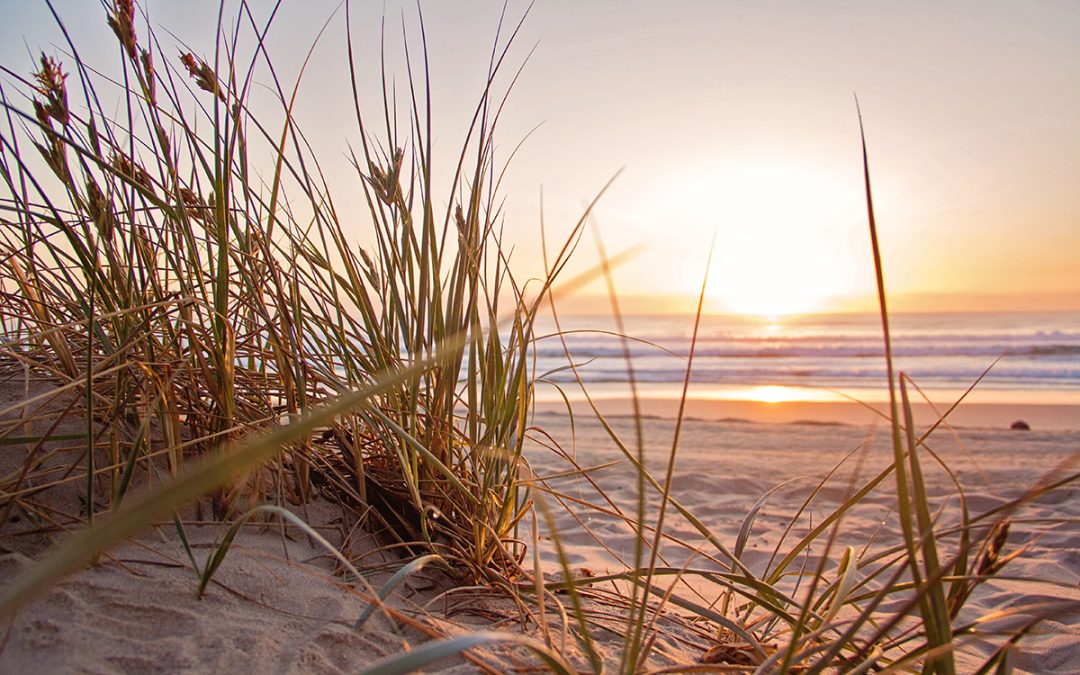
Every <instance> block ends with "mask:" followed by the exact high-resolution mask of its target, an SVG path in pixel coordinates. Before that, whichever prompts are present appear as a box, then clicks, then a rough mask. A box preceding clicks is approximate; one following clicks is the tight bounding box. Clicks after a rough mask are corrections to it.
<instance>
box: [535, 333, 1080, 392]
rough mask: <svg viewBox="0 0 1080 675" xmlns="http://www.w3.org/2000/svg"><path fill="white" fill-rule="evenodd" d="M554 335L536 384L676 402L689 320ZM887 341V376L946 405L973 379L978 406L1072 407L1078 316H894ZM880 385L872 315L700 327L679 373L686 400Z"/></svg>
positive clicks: (1078, 387) (883, 386)
mask: <svg viewBox="0 0 1080 675" xmlns="http://www.w3.org/2000/svg"><path fill="white" fill-rule="evenodd" d="M560 324H561V325H560V327H561V329H562V331H563V333H562V336H561V339H560V337H558V336H554V337H545V338H544V339H542V340H539V341H538V342H537V344H536V357H537V361H536V374H537V376H538V377H539V378H540V379H541V380H543V381H546V382H550V383H553V384H555V385H559V386H560V387H561V389H562V390H563V391H564V392H569V393H570V394H571V396H573V394H574V391H575V390H577V389H578V387H577V386H576V385H574V386H567V385H572V384H574V383H575V382H576V379H577V378H578V377H580V379H581V380H582V381H583V382H584V383H585V384H586V386H587V387H588V388H589V391H590V394H591V395H598V396H604V395H625V393H626V391H627V387H628V383H629V381H630V378H631V369H632V376H633V379H634V380H635V382H636V383H637V384H638V385H639V393H641V394H643V395H646V396H659V397H672V396H678V395H679V394H680V393H681V390H682V384H683V381H684V379H685V377H686V374H687V366H688V362H689V357H690V353H691V337H692V333H693V324H694V319H693V317H692V316H659V315H658V316H627V317H625V318H624V330H625V335H626V336H627V338H630V339H628V340H623V339H622V338H621V337H619V336H618V335H613V334H612V333H611V332H608V331H615V330H616V328H615V326H614V325H613V322H612V319H611V318H610V317H601V316H572V317H562V318H561V321H560ZM541 329H542V330H541V332H545V333H551V332H554V331H555V326H554V323H553V322H551V321H545V322H544V324H543V326H541ZM891 334H892V353H893V357H894V362H895V370H896V371H897V373H899V372H903V373H904V374H905V375H907V376H908V377H909V378H911V380H912V381H914V383H915V384H917V385H918V386H919V387H920V388H922V389H923V390H924V391H927V392H932V393H939V394H945V393H948V394H949V395H950V396H955V395H957V393H962V392H963V391H964V390H965V389H967V388H968V387H970V386H971V385H972V384H974V383H975V382H976V381H977V380H980V378H982V379H981V381H979V383H978V386H977V391H978V392H979V393H980V395H981V396H982V400H992V401H998V402H1009V403H1061V404H1075V403H1080V313H952V314H943V313H940V314H939V313H935V314H929V313H927V314H896V315H894V316H893V317H891ZM627 355H629V357H630V358H629V360H628V359H627ZM568 356H569V359H568ZM569 363H573V364H574V366H575V369H576V373H577V374H576V375H575V372H574V370H575V369H570V368H568V364H569ZM887 382H888V380H887V377H886V362H885V349H884V341H883V339H882V327H881V319H880V317H879V316H877V315H872V314H831V315H815V316H800V317H788V318H761V317H751V316H703V317H702V318H701V325H700V328H699V330H698V336H697V341H696V345H695V346H694V349H693V363H692V368H691V369H690V383H691V385H690V387H691V388H690V393H691V396H694V397H697V398H717V399H724V398H730V399H751V400H766V401H769V400H836V399H838V398H843V397H844V396H854V397H856V398H859V399H860V400H882V397H883V396H885V395H887ZM537 391H538V396H539V397H541V399H544V398H551V399H554V398H556V397H558V396H561V394H558V393H556V392H553V388H549V389H548V390H547V391H546V393H545V388H544V387H539V388H538V390H537Z"/></svg>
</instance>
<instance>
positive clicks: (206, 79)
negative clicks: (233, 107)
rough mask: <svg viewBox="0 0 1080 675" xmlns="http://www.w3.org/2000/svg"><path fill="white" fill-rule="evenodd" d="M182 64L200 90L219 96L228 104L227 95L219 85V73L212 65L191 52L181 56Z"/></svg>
mask: <svg viewBox="0 0 1080 675" xmlns="http://www.w3.org/2000/svg"><path fill="white" fill-rule="evenodd" d="M180 63H182V64H184V68H186V69H187V71H188V75H189V76H190V77H191V79H193V80H195V84H196V86H198V87H199V89H202V90H203V91H205V92H209V93H211V94H213V95H214V96H217V97H218V98H219V99H221V100H222V102H226V99H225V94H224V93H223V92H222V91H221V86H220V85H219V84H218V76H217V73H215V72H214V69H213V68H211V67H210V64H208V63H207V62H206V61H203V60H202V59H200V58H198V57H196V56H195V55H194V54H192V53H191V52H188V53H186V54H181V55H180Z"/></svg>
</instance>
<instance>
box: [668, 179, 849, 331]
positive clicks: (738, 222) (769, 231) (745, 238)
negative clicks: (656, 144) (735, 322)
mask: <svg viewBox="0 0 1080 675" xmlns="http://www.w3.org/2000/svg"><path fill="white" fill-rule="evenodd" d="M849 183H850V181H846V180H841V179H840V178H838V177H836V176H834V175H832V174H831V173H830V172H829V171H828V170H827V169H826V168H824V167H814V166H806V165H793V164H785V163H782V162H776V163H771V162H763V163H757V164H751V165H746V164H737V165H733V166H731V167H727V168H722V167H712V168H703V169H702V170H701V171H698V172H695V173H694V174H693V177H692V178H684V180H683V181H682V182H681V184H680V186H679V189H678V190H677V191H671V193H670V194H665V196H664V199H665V200H666V201H665V203H666V204H668V208H669V211H670V209H671V206H670V205H671V204H677V205H680V212H679V217H678V218H677V220H678V222H680V223H681V224H684V225H686V224H689V225H690V226H689V227H685V226H684V227H680V228H672V231H670V232H667V233H665V234H666V235H667V236H670V237H672V238H676V237H682V241H681V243H680V245H679V248H680V249H681V252H680V253H679V255H681V256H683V257H684V258H685V259H688V260H691V259H695V258H700V257H701V254H702V250H703V248H704V246H703V242H707V241H708V240H709V239H710V238H711V236H712V233H713V231H715V233H716V245H715V250H714V253H713V259H712V264H711V266H710V268H709V281H708V287H707V305H708V307H707V308H708V309H709V310H710V311H714V312H729V313H736V314H749V315H756V316H765V317H780V316H786V315H791V314H805V313H812V312H822V311H829V310H831V309H835V308H836V305H835V301H836V300H837V299H838V298H843V297H847V296H850V295H852V294H857V293H860V292H863V291H864V290H865V288H864V286H865V285H866V283H867V280H868V279H869V277H868V276H867V266H866V264H865V263H866V255H865V249H866V246H867V242H866V241H865V239H866V232H865V230H866V226H865V222H864V216H863V215H862V214H863V212H862V210H861V209H862V208H863V207H862V202H861V201H860V200H861V194H860V193H859V191H858V189H857V188H858V186H857V185H855V186H854V187H853V186H852V185H850V184H849ZM699 273H700V268H694V271H693V272H690V273H688V274H687V275H686V277H685V278H684V279H683V283H684V286H685V288H686V289H687V292H695V293H696V291H697V290H698V289H699V288H700V284H701V278H700V276H696V275H697V274H699Z"/></svg>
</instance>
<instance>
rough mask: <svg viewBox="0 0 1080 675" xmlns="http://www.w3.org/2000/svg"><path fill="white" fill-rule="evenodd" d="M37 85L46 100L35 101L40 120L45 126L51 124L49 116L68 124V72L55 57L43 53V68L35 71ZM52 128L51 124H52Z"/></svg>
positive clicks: (62, 123)
mask: <svg viewBox="0 0 1080 675" xmlns="http://www.w3.org/2000/svg"><path fill="white" fill-rule="evenodd" d="M34 79H35V80H37V86H36V87H34V89H35V90H37V92H38V93H39V94H41V95H42V96H43V97H44V98H45V100H44V102H41V101H37V100H35V101H34V112H35V114H36V115H37V118H38V121H39V122H41V123H42V125H43V126H50V125H49V124H48V121H47V120H48V118H52V119H54V120H56V121H57V122H59V123H60V124H61V126H67V123H68V120H69V119H70V114H69V111H68V101H67V84H66V82H65V80H67V74H66V73H65V72H64V71H63V70H62V69H61V68H60V64H59V62H57V61H56V60H55V59H53V58H51V57H48V56H46V55H45V54H42V55H41V68H40V69H39V70H38V71H37V72H36V73H34ZM50 128H51V126H50Z"/></svg>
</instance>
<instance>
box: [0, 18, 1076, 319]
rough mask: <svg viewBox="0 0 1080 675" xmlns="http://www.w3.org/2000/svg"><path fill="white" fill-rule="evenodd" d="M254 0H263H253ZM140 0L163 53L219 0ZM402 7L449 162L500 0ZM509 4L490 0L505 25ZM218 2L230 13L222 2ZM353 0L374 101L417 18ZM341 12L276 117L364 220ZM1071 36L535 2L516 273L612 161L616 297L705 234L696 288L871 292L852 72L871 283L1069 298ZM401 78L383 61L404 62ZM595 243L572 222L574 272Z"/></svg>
mask: <svg viewBox="0 0 1080 675" xmlns="http://www.w3.org/2000/svg"><path fill="white" fill-rule="evenodd" d="M252 4H253V6H254V7H255V8H256V13H259V14H260V15H266V13H267V8H268V7H269V6H270V3H267V2H254V3H252ZM56 5H57V7H58V10H59V11H60V13H61V15H62V16H63V17H64V20H65V22H66V24H67V26H68V28H69V29H71V31H72V33H73V34H74V36H75V40H76V43H77V45H78V46H79V48H80V50H81V51H82V52H83V56H84V58H86V59H87V60H89V61H90V62H92V63H101V64H115V63H116V61H117V54H116V46H115V42H114V39H113V37H112V35H111V33H110V31H109V29H108V28H107V26H106V25H105V19H104V12H103V10H102V9H101V8H100V7H99V6H98V4H97V3H94V2H76V1H74V0H68V1H66V2H64V1H58V2H57V3H56ZM144 6H145V7H146V8H148V10H149V15H150V20H151V22H152V24H153V25H154V26H155V29H156V30H157V32H158V37H159V39H161V40H162V42H163V44H164V45H165V46H167V48H168V49H167V52H166V53H178V51H176V50H174V49H173V48H172V45H173V44H174V43H175V40H176V39H180V40H182V41H184V42H185V43H187V44H189V45H190V46H191V47H192V48H193V49H194V50H195V51H196V52H198V53H201V54H204V55H207V56H209V55H210V54H212V44H213V31H214V24H215V21H216V17H217V3H216V2H208V1H205V0H202V1H196V2H172V1H168V0H155V1H153V2H148V3H145V4H144ZM231 6H232V5H230V7H231ZM421 6H422V8H423V12H424V18H425V23H426V28H427V38H428V44H429V51H430V55H431V74H432V79H433V91H432V96H433V107H434V114H435V117H436V122H437V124H436V127H435V136H436V146H435V147H436V152H437V155H436V161H437V162H442V163H443V164H444V167H448V166H449V165H451V164H452V162H453V161H454V159H455V153H456V150H457V148H458V146H459V144H460V142H461V140H462V138H463V133H464V130H465V126H466V124H467V122H468V119H469V117H470V116H471V114H472V110H473V107H474V106H475V103H476V101H477V98H478V96H479V94H480V92H481V89H482V87H483V82H484V76H485V73H486V60H487V57H488V55H489V52H490V49H491V43H492V40H493V39H494V35H495V29H496V25H497V22H498V17H499V12H500V9H501V6H502V5H501V2H494V1H488V0H468V1H460V2H432V1H426V2H421ZM335 8H337V3H336V2H321V1H320V2H315V1H306V2H299V1H295V2H294V1H292V0H285V2H284V3H283V9H282V11H281V14H280V16H279V17H278V19H277V21H276V23H275V25H274V27H273V28H272V29H271V40H270V45H269V47H270V50H271V54H272V55H273V56H274V59H275V65H276V66H277V67H278V68H279V70H280V74H281V75H282V76H283V78H284V79H285V80H286V81H287V82H291V81H292V80H294V79H295V77H296V74H297V72H298V69H299V65H300V63H301V62H302V60H303V58H304V56H305V54H306V52H307V50H308V48H309V47H310V46H311V44H312V42H313V41H314V39H315V36H316V34H317V33H318V31H319V29H320V27H321V26H322V24H323V22H325V21H326V20H327V19H328V18H330V17H331V16H332V15H333V14H334V11H335ZM526 8H527V4H526V3H524V2H517V1H513V2H510V3H509V7H508V17H509V19H510V20H511V23H513V22H514V21H516V19H517V18H519V17H520V16H521V14H522V13H523V12H524V11H525V10H526ZM0 12H2V21H0V57H2V62H3V63H4V64H5V65H6V66H8V67H9V68H12V69H14V70H16V71H19V72H29V71H30V70H31V68H32V54H34V53H36V52H37V50H38V49H39V48H42V49H45V50H46V51H47V52H49V53H55V54H57V55H59V56H61V58H63V52H64V51H65V50H66V48H65V47H63V45H62V41H61V40H60V38H59V33H58V31H57V30H56V28H55V25H54V24H53V22H52V19H51V16H50V15H49V12H48V9H47V7H46V6H45V5H44V3H37V2H32V1H29V0H27V1H23V0H0ZM227 13H228V15H229V17H230V18H228V19H227V22H228V23H231V22H232V21H233V19H232V18H231V17H232V16H234V15H235V10H234V9H230V10H227ZM353 13H354V16H353V24H354V25H353V37H354V40H356V43H357V54H358V56H359V57H360V58H361V60H362V64H361V72H362V75H363V77H364V79H365V82H366V83H367V85H368V89H367V91H366V92H365V94H364V100H363V102H364V104H365V105H373V104H374V102H376V101H377V100H378V99H377V96H378V90H377V82H376V81H375V79H374V78H375V74H376V73H377V69H378V61H377V60H378V54H379V21H380V17H381V16H382V15H383V13H385V15H386V16H387V24H388V30H387V36H388V44H389V46H390V49H391V52H392V53H394V54H396V53H399V52H400V43H401V40H400V33H401V21H402V18H403V17H404V20H405V22H406V25H407V26H408V30H409V31H410V36H411V37H410V39H413V40H415V39H416V37H417V36H418V31H417V30H416V28H417V22H416V18H417V11H416V6H415V4H414V3H412V2H399V1H398V0H388V1H387V2H386V3H385V4H384V3H382V2H362V1H355V2H354V3H353ZM140 23H141V22H140ZM166 29H168V31H171V33H173V34H174V35H175V36H176V37H175V38H174V37H172V36H171V35H170V34H169V32H166ZM344 34H345V27H344V14H343V11H339V12H338V13H337V15H334V16H333V18H332V19H331V23H330V25H329V28H328V29H327V33H326V34H325V35H324V37H323V39H322V42H320V43H319V45H318V46H317V47H316V51H315V54H314V56H313V61H312V64H311V66H309V72H308V73H307V75H305V80H304V82H303V84H302V87H301V96H300V104H299V106H298V109H297V111H296V114H297V117H298V119H299V120H300V122H301V124H302V125H303V127H304V129H305V130H306V132H307V133H308V135H309V136H310V137H311V139H312V142H313V145H314V146H315V148H316V150H317V152H318V153H319V156H320V159H321V160H322V161H323V163H324V168H326V169H327V170H328V171H329V173H330V175H331V178H332V187H333V188H334V191H335V195H336V196H337V197H338V198H339V199H340V201H341V203H342V205H343V208H344V209H345V210H346V211H347V212H349V213H352V214H354V216H353V217H354V218H355V220H356V226H355V227H356V233H357V237H358V238H359V239H363V238H364V237H365V236H366V235H365V234H364V223H363V220H362V217H361V214H362V211H361V210H360V208H359V206H360V203H361V202H360V201H359V200H358V198H357V190H358V186H357V184H356V178H355V176H354V175H352V174H350V173H349V172H348V171H347V169H348V164H347V161H346V159H345V157H346V155H345V152H346V143H353V144H354V145H355V141H356V130H355V124H354V123H353V115H352V109H351V103H350V94H349V86H348V79H347V68H346V66H345V56H344V50H345V40H344ZM1078 36H1080V3H1078V2H1073V1H1071V0H1061V1H1058V2H1050V1H1033V0H1029V1H1026V2H999V1H983V2H948V3H940V2H821V3H805V2H745V1H726V0H718V1H715V2H705V1H691V0H682V1H673V2H644V1H635V0H625V1H621V2H619V1H615V0H593V1H588V2H576V1H572V0H537V2H536V3H535V5H534V6H533V8H532V10H531V12H530V14H529V17H528V19H527V20H526V23H525V26H524V28H523V29H522V32H521V34H520V36H519V38H518V42H517V43H516V47H515V49H514V50H513V51H512V52H511V57H510V60H511V62H512V63H511V65H512V66H513V68H516V67H517V66H518V65H519V64H520V63H521V62H522V61H524V60H525V58H526V56H527V55H528V53H529V50H530V49H531V48H532V47H533V46H534V45H535V46H536V50H535V52H533V54H532V56H531V57H529V59H528V63H527V64H526V66H525V70H524V73H523V75H522V78H521V79H520V81H519V82H518V84H517V85H516V86H515V90H514V92H513V93H512V95H511V99H510V104H509V108H508V111H507V113H506V116H505V119H504V121H503V123H502V124H501V129H500V133H499V138H500V139H501V140H500V141H499V143H500V146H499V147H500V157H501V158H502V159H505V158H506V157H507V156H508V155H509V153H510V151H511V150H512V149H513V148H514V146H515V145H516V144H517V142H518V141H519V140H521V138H523V137H524V136H525V135H526V134H527V133H528V132H529V130H530V129H532V128H533V127H535V126H536V125H541V126H540V127H539V129H537V130H536V131H535V133H534V134H533V135H532V136H531V137H530V138H529V140H528V141H527V142H526V144H525V145H524V147H523V148H522V150H521V151H520V152H519V153H518V155H517V156H516V157H515V159H514V161H513V164H512V165H511V170H510V173H509V174H508V177H507V179H506V182H505V184H504V193H505V196H506V198H507V206H506V216H507V225H506V227H507V238H508V240H509V241H510V242H511V243H513V244H514V245H515V246H516V252H515V258H514V259H515V262H516V263H517V264H518V265H519V268H520V270H521V273H522V274H531V273H535V272H537V271H538V270H539V268H540V263H539V256H538V255H537V251H538V249H539V229H538V223H539V214H540V191H541V188H543V202H544V217H545V222H546V224H547V226H548V229H549V238H550V239H554V238H555V237H556V236H557V235H559V234H564V233H565V232H566V231H567V230H568V229H569V227H570V225H571V224H572V223H573V222H574V221H575V220H576V218H577V216H578V215H579V214H580V212H581V210H582V208H583V205H584V204H585V203H586V202H587V201H588V200H590V199H591V198H592V197H593V196H594V195H595V194H596V193H597V191H598V190H599V189H600V188H601V187H602V186H603V185H604V184H605V183H606V182H607V180H608V179H609V178H611V177H612V176H613V175H614V174H615V173H616V172H617V171H618V170H619V169H620V168H623V169H624V171H623V173H622V174H621V175H620V176H619V178H618V179H617V180H616V181H615V183H614V185H613V186H612V188H611V189H610V190H609V191H608V192H607V193H606V194H605V195H604V197H603V198H602V200H601V201H600V205H599V207H598V208H597V211H596V222H597V223H598V225H599V227H600V231H601V232H602V234H603V237H604V240H605V242H606V244H607V248H608V250H609V251H617V250H621V249H623V248H626V247H629V246H632V245H634V244H638V243H641V244H644V245H645V248H644V252H643V253H642V254H640V255H639V256H638V257H637V258H635V259H634V260H633V261H631V262H630V263H628V264H626V265H624V266H623V267H621V268H620V269H619V270H618V271H617V272H616V279H617V283H618V286H619V289H620V291H621V292H622V293H624V294H625V295H626V297H627V301H628V302H630V303H631V304H632V305H633V308H636V309H642V310H650V309H652V310H659V309H663V308H684V307H685V306H686V305H687V303H688V298H689V297H690V295H691V294H692V293H694V292H695V289H696V287H697V285H699V284H700V282H701V278H702V275H703V273H704V271H705V266H706V253H707V250H708V247H709V242H710V240H711V238H712V236H713V233H714V232H715V233H716V234H717V249H716V255H715V257H714V261H713V265H712V268H711V279H710V291H709V295H708V297H709V303H708V308H709V309H712V310H717V311H723V310H734V311H747V312H760V313H783V312H788V311H807V310H828V309H838V308H852V307H859V306H862V307H865V306H866V300H867V298H868V297H869V295H870V292H871V290H872V274H871V265H870V255H869V241H868V235H867V232H866V223H865V208H864V205H863V198H862V184H861V171H862V167H861V155H860V148H859V136H858V120H857V117H856V113H855V105H854V100H853V94H855V93H857V94H858V96H859V100H860V102H861V104H862V109H863V114H864V119H865V123H866V127H867V138H868V141H869V144H870V161H871V171H872V174H873V181H874V191H875V204H876V207H877V215H878V221H879V227H880V232H881V239H882V246H883V253H884V255H885V258H886V272H887V278H886V282H887V284H888V286H889V288H890V290H891V291H892V292H893V293H895V294H896V298H897V303H898V306H901V307H903V308H906V309H935V310H936V309H964V308H973V309H996V308H1010V309H1024V308H1027V309H1039V308H1071V309H1080V292H1078V291H1080V39H1078ZM513 68H511V69H510V70H508V71H507V73H506V75H507V77H504V79H503V80H502V85H503V86H504V87H505V85H506V84H508V82H509V77H508V76H509V75H510V74H512V72H513ZM396 77H397V81H398V82H399V83H401V82H403V80H404V78H405V73H404V71H403V70H399V71H397V73H396ZM262 81H263V82H264V83H265V82H266V79H265V78H263V80H262ZM399 86H400V85H399ZM376 112H377V110H375V109H372V115H374V114H375V113H376ZM445 170H449V168H446V169H445ZM350 209H351V211H350ZM594 260H595V257H594V255H593V253H592V244H591V238H588V239H586V245H585V246H584V247H583V252H582V255H581V256H580V259H579V260H578V269H584V268H585V267H587V266H588V265H589V264H591V263H592V261H594ZM641 296H648V297H641ZM680 298H681V300H680Z"/></svg>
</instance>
